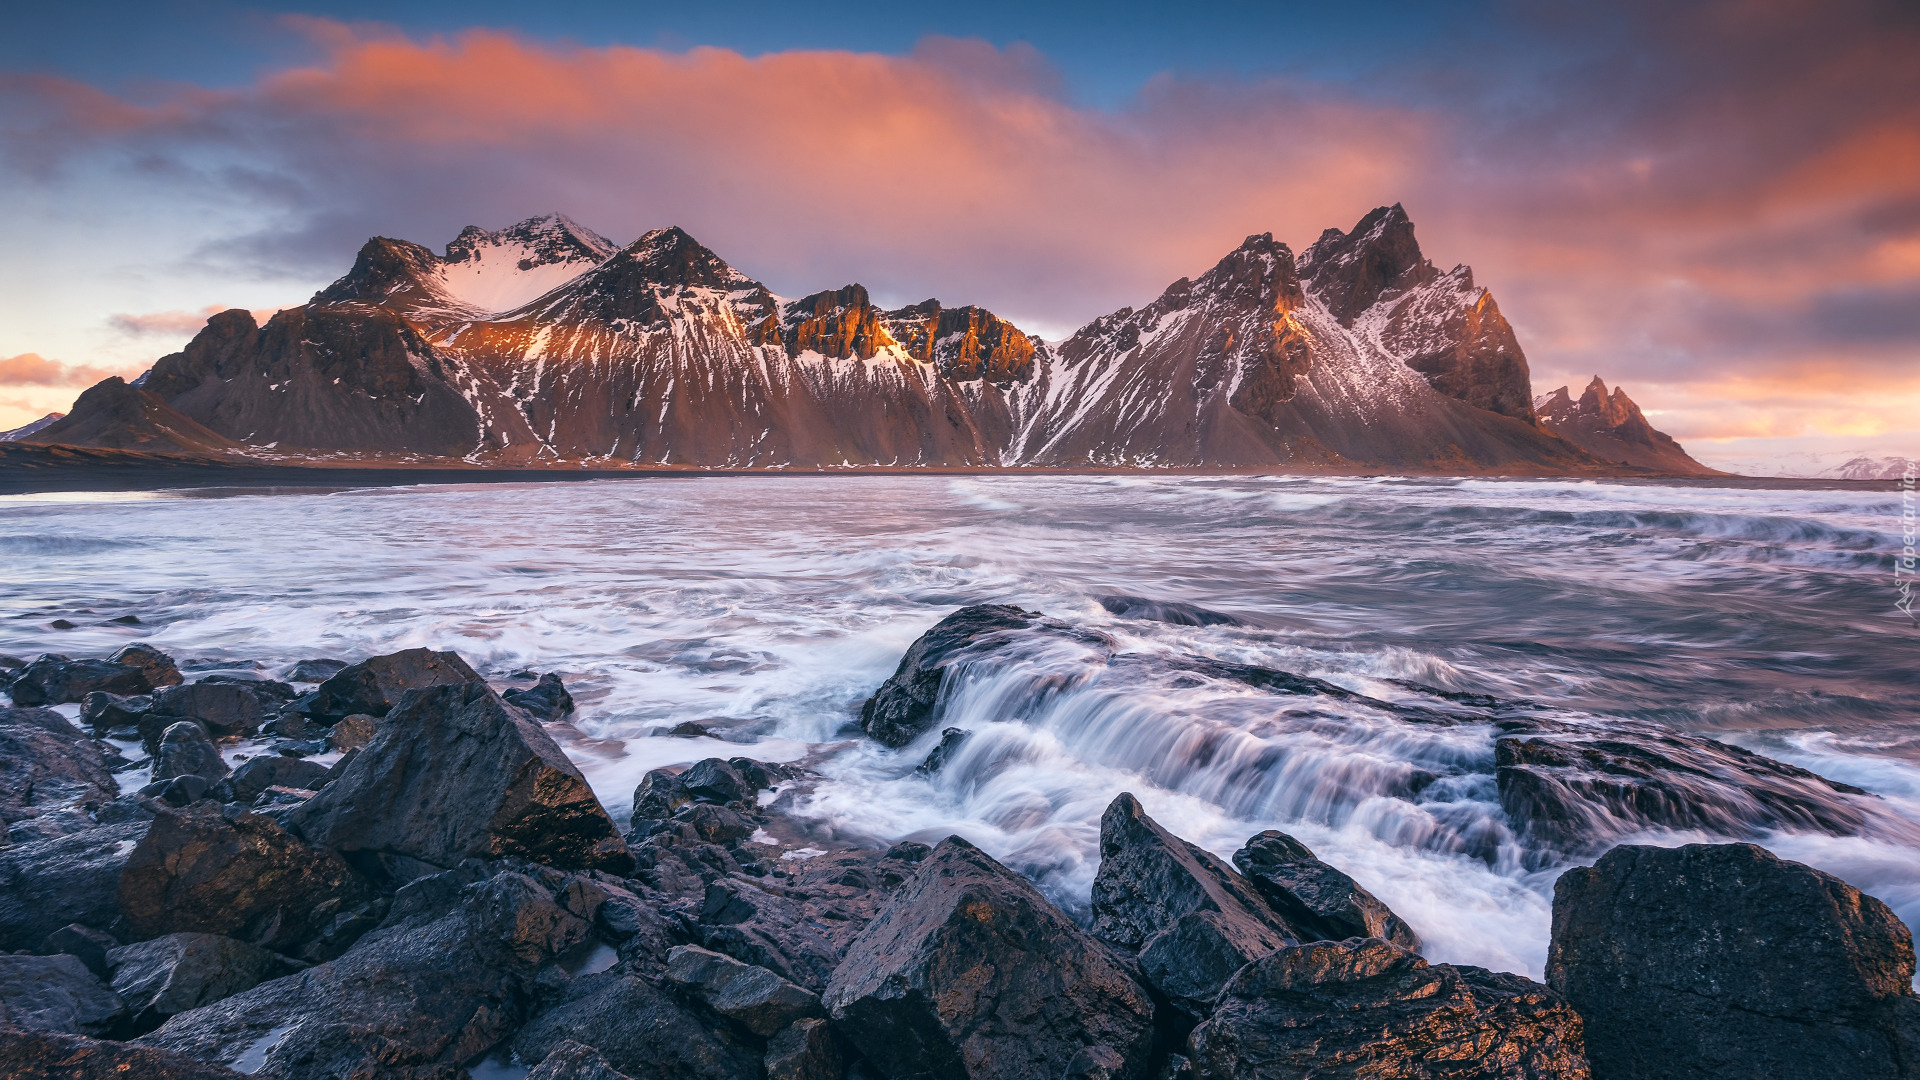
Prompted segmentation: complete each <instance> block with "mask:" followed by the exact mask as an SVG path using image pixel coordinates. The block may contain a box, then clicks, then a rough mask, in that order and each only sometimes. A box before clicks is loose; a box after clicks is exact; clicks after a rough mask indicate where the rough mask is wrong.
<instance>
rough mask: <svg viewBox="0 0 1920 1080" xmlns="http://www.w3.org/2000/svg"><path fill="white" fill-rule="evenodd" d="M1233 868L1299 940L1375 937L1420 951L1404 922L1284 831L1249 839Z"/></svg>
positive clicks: (1418, 936) (1234, 858)
mask: <svg viewBox="0 0 1920 1080" xmlns="http://www.w3.org/2000/svg"><path fill="white" fill-rule="evenodd" d="M1233 865H1235V866H1237V867H1239V868H1240V872H1241V873H1242V874H1244V875H1246V878H1247V880H1248V881H1251V882H1252V883H1253V887H1254V888H1255V889H1258V890H1259V892H1260V895H1261V897H1262V898H1264V899H1265V900H1266V902H1267V906H1269V907H1271V908H1272V909H1273V910H1274V911H1275V912H1276V913H1278V914H1279V916H1280V917H1281V918H1283V919H1285V920H1286V921H1287V925H1289V926H1291V927H1293V928H1294V929H1295V930H1297V931H1299V933H1300V937H1301V940H1303V941H1343V940H1345V939H1347V938H1350V937H1360V938H1368V937H1377V938H1385V939H1386V940H1388V941H1391V942H1393V943H1394V944H1395V945H1404V946H1406V947H1407V948H1409V949H1416V950H1417V949H1419V948H1420V935H1418V934H1416V933H1414V932H1413V927H1411V926H1408V925H1407V923H1406V920H1404V919H1402V918H1400V916H1398V915H1395V914H1394V913H1393V909H1392V908H1389V907H1388V906H1387V905H1385V904H1383V903H1381V902H1380V900H1379V899H1378V898H1377V897H1375V896H1374V895H1373V894H1372V893H1370V892H1368V891H1367V890H1366V889H1364V888H1361V886H1360V883H1359V882H1357V881H1355V880H1353V879H1352V878H1350V877H1348V876H1347V875H1345V874H1343V873H1341V872H1340V871H1339V870H1336V869H1335V868H1333V867H1331V866H1328V865H1327V864H1326V863H1323V862H1321V861H1320V860H1319V859H1317V858H1315V857H1314V854H1313V850H1312V849H1311V848H1309V847H1307V845H1305V844H1303V843H1301V842H1300V841H1298V840H1295V839H1294V838H1293V837H1291V836H1288V835H1287V834H1286V833H1283V832H1277V831H1275V830H1273V829H1268V830H1267V831H1266V832H1263V833H1260V834H1258V835H1256V836H1253V837H1251V838H1249V839H1248V840H1247V846H1246V847H1243V848H1241V849H1240V850H1239V851H1236V852H1234V855H1233Z"/></svg>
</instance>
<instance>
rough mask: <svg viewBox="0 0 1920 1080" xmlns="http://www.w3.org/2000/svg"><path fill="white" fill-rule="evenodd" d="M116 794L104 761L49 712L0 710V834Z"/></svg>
mask: <svg viewBox="0 0 1920 1080" xmlns="http://www.w3.org/2000/svg"><path fill="white" fill-rule="evenodd" d="M119 794H120V786H119V784H118V782H117V781H115V780H114V777H113V773H112V771H111V770H110V769H109V768H108V767H107V760H106V756H105V755H104V754H102V753H101V752H100V749H99V748H98V747H97V746H95V745H94V744H93V743H92V742H90V741H88V740H87V738H86V736H84V735H83V734H81V732H80V730H79V729H78V728H76V727H74V726H73V725H72V724H70V723H68V722H67V719H66V717H64V716H61V715H60V714H59V713H57V712H54V711H53V710H52V709H4V708H0V832H4V831H5V829H6V827H7V825H8V823H11V822H14V821H18V820H20V819H21V818H23V817H27V816H31V815H33V814H36V813H38V812H39V811H41V810H50V809H53V808H56V807H60V806H65V805H68V804H72V803H79V804H81V805H83V806H98V805H100V804H102V803H106V802H111V801H112V800H113V799H115V798H116V797H118V796H119Z"/></svg>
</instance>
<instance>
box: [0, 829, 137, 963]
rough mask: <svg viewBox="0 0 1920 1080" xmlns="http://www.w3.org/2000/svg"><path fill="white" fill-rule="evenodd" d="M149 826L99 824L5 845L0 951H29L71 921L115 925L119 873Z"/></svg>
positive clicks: (0, 873)
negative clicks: (53, 837) (28, 842)
mask: <svg viewBox="0 0 1920 1080" xmlns="http://www.w3.org/2000/svg"><path fill="white" fill-rule="evenodd" d="M149 824H150V823H149V822H146V821H130V822H125V823H122V824H116V825H100V826H96V827H95V828H92V829H88V830H87V831H85V832H81V833H75V834H73V835H71V836H61V837H57V838H55V839H52V840H41V841H38V842H35V843H31V844H16V845H14V846H13V847H10V848H5V849H0V950H13V949H30V948H32V947H34V946H35V945H38V944H39V943H40V942H41V941H43V940H45V939H46V936H47V935H48V934H51V933H53V932H54V931H55V930H58V929H60V928H61V927H63V926H65V925H67V924H68V923H79V924H81V925H82V926H91V927H95V928H97V929H112V928H113V927H114V925H115V923H116V921H117V920H118V919H119V918H120V903H119V882H120V873H121V871H122V870H123V869H124V868H125V867H126V865H127V860H128V857H129V856H130V855H131V854H132V852H133V850H134V848H135V846H136V845H137V844H138V842H139V840H140V838H141V837H143V836H145V835H146V833H147V829H148V828H149Z"/></svg>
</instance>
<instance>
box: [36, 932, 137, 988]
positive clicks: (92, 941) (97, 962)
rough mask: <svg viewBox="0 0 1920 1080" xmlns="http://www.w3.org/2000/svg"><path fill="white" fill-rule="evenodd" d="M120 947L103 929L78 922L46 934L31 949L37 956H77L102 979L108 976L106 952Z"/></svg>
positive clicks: (89, 969)
mask: <svg viewBox="0 0 1920 1080" xmlns="http://www.w3.org/2000/svg"><path fill="white" fill-rule="evenodd" d="M119 947H120V942H119V941H117V940H115V939H114V936H113V935H112V934H109V933H107V932H106V931H104V930H95V929H94V928H92V927H91V926H81V925H80V924H79V923H68V924H67V925H65V926H63V927H61V928H60V929H58V930H55V931H54V932H53V933H51V934H48V935H47V936H46V939H45V940H43V941H42V942H40V947H39V948H37V949H35V950H33V951H34V953H35V955H38V956H59V955H60V954H62V953H65V954H67V955H69V956H75V957H78V958H79V960H80V962H81V963H83V964H85V965H87V970H88V971H91V972H93V973H94V974H95V975H96V976H99V977H100V978H102V979H105V978H107V977H108V968H107V954H108V953H109V952H112V951H113V950H115V949H117V948H119Z"/></svg>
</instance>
